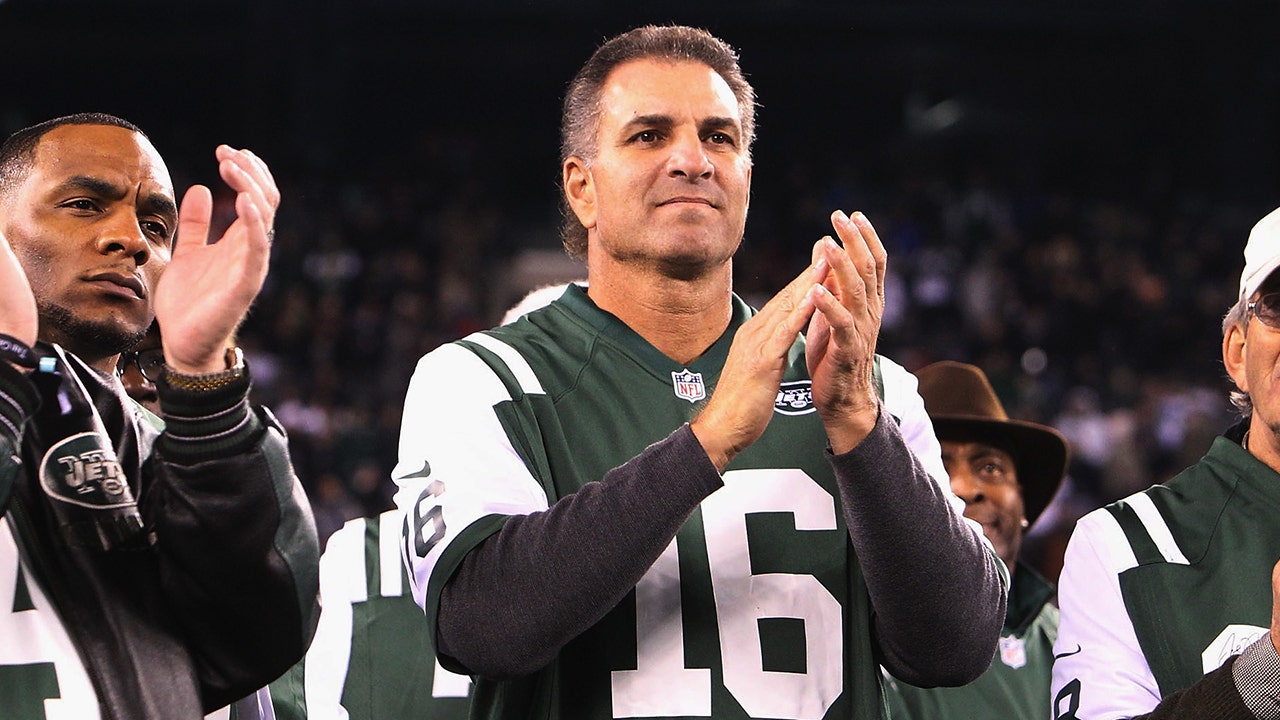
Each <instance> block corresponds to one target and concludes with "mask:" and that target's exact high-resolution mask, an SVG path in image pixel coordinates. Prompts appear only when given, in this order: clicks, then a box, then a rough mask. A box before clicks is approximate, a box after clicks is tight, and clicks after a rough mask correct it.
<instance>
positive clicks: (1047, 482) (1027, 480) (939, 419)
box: [916, 360, 1068, 523]
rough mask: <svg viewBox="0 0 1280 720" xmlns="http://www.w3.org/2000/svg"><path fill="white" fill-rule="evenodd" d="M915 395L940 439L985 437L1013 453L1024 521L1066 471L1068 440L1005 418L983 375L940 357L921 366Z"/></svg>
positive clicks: (1031, 518)
mask: <svg viewBox="0 0 1280 720" xmlns="http://www.w3.org/2000/svg"><path fill="white" fill-rule="evenodd" d="M916 377H917V378H919V380H920V396H921V397H923V398H924V409H925V411H926V412H928V413H929V419H930V420H932V421H933V429H934V431H935V432H936V433H937V434H938V439H939V440H950V441H953V442H985V443H987V444H989V445H991V446H992V447H997V448H1000V449H1001V450H1004V451H1005V452H1008V453H1009V454H1010V455H1013V457H1014V461H1015V462H1016V463H1017V469H1018V480H1019V482H1020V483H1021V485H1022V504H1023V506H1024V507H1025V509H1026V514H1027V521H1028V522H1030V523H1034V522H1035V521H1036V518H1038V517H1040V513H1041V511H1043V510H1044V508H1045V506H1046V505H1048V504H1049V501H1050V500H1052V499H1053V495H1054V493H1056V492H1057V491H1058V486H1059V485H1061V484H1062V478H1063V476H1064V475H1065V474H1066V472H1067V457H1068V448H1067V440H1066V438H1064V437H1063V436H1062V433H1060V432H1058V431H1057V430H1054V429H1053V428H1051V427H1048V426H1045V425H1038V424H1036V423H1033V422H1025V421H1022V420H1010V419H1009V415H1008V414H1007V413H1005V411H1004V406H1003V405H1001V404H1000V398H998V397H996V391H995V390H994V389H992V387H991V383H990V381H988V380H987V376H986V375H985V374H984V373H983V372H982V370H980V369H979V368H977V367H975V366H973V365H969V364H966V363H959V362H953V361H950V360H943V361H941V362H936V363H933V364H932V365H927V366H925V367H923V368H921V369H920V370H919V371H918V372H917V373H916Z"/></svg>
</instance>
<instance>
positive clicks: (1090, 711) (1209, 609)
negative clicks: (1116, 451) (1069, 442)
mask: <svg viewBox="0 0 1280 720" xmlns="http://www.w3.org/2000/svg"><path fill="white" fill-rule="evenodd" d="M1235 430H1236V431H1237V432H1240V430H1239V428H1238V427H1237V428H1236V429H1235ZM1277 512H1280V474H1277V473H1276V471H1275V470H1273V469H1271V468H1270V467H1268V466H1267V465H1266V464H1265V463H1263V462H1262V461H1261V460H1259V459H1258V458H1256V457H1254V456H1253V455H1252V454H1251V453H1250V452H1249V451H1248V450H1245V449H1244V448H1243V447H1241V446H1240V444H1239V442H1238V439H1229V438H1228V437H1218V438H1216V439H1215V440H1214V441H1213V445H1212V446H1211V447H1210V449H1209V452H1208V454H1206V455H1205V456H1204V457H1203V458H1201V460H1200V461H1199V462H1198V463H1196V464H1195V465H1192V466H1191V467H1189V468H1187V469H1186V470H1183V471H1182V472H1181V473H1179V474H1178V475H1177V476H1176V477H1174V478H1173V479H1171V480H1169V481H1168V482H1166V483H1164V484H1161V485H1154V486H1152V487H1150V488H1148V489H1147V490H1144V491H1142V492H1140V493H1135V494H1133V495H1131V496H1129V497H1127V498H1125V499H1123V500H1121V501H1118V502H1115V503H1112V504H1111V505H1108V506H1107V507H1105V508H1101V509H1098V510H1094V511H1093V512H1091V513H1089V514H1088V515H1086V516H1084V517H1083V518H1081V519H1080V520H1079V521H1078V522H1077V524H1076V530H1075V532H1074V533H1073V534H1072V536H1071V541H1070V543H1069V544H1068V546H1067V551H1066V556H1065V560H1064V564H1063V569H1062V575H1061V584H1060V590H1059V599H1060V603H1061V604H1060V607H1061V608H1062V624H1061V627H1060V629H1059V634H1058V641H1057V643H1056V645H1055V647H1054V651H1055V653H1056V654H1057V656H1058V657H1057V661H1056V662H1055V664H1054V668H1053V691H1054V707H1055V715H1054V717H1056V718H1062V719H1063V720H1066V719H1068V718H1095V717H1129V716H1132V715H1137V714H1141V713H1146V712H1149V711H1150V710H1151V709H1152V708H1154V707H1156V705H1157V704H1158V703H1159V702H1160V701H1161V699H1162V698H1165V697H1167V696H1169V695H1171V694H1173V693H1175V692H1177V691H1179V690H1182V689H1185V688H1187V687H1189V686H1191V685H1192V684H1194V683H1195V682H1197V681H1199V680H1200V679H1201V678H1202V677H1204V676H1205V675H1206V674H1208V673H1210V672H1212V671H1213V670H1215V669H1217V668H1218V667H1220V666H1221V665H1222V664H1223V663H1224V662H1225V661H1227V660H1228V659H1229V658H1230V657H1231V656H1233V655H1236V654H1239V653H1240V652H1242V651H1243V650H1244V649H1245V648H1246V647H1248V646H1249V645H1250V644H1251V643H1252V642H1254V641H1255V640H1257V639H1258V638H1260V637H1263V636H1265V635H1266V634H1267V631H1268V629H1269V626H1270V624H1271V605H1272V598H1271V571H1272V567H1273V566H1274V565H1275V563H1276V558H1278V557H1280V525H1277V524H1276V522H1275V520H1274V519H1275V517H1276V514H1277Z"/></svg>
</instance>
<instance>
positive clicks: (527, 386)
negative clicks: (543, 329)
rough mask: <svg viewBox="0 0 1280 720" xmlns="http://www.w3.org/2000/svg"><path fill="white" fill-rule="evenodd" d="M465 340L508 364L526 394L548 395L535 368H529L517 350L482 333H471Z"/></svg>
mask: <svg viewBox="0 0 1280 720" xmlns="http://www.w3.org/2000/svg"><path fill="white" fill-rule="evenodd" d="M463 339H464V341H466V342H473V343H475V344H477V345H479V346H480V347H482V348H484V349H486V350H488V351H489V352H491V353H493V354H494V355H497V356H498V357H500V358H502V362H504V363H506V364H507V369H508V370H510V371H511V374H512V375H515V376H516V381H517V382H519V383H520V389H521V390H523V391H524V392H525V394H527V395H545V394H546V391H545V390H543V389H542V383H540V382H538V376H537V375H535V374H534V372H533V368H531V367H529V363H528V362H527V361H526V360H525V359H524V357H522V356H521V355H520V353H519V352H517V351H516V349H515V348H513V347H511V346H510V345H508V344H506V343H504V342H502V341H501V340H498V339H495V338H493V337H492V336H489V335H485V334H484V333H482V332H477V333H471V334H470V335H468V336H467V337H465V338H463Z"/></svg>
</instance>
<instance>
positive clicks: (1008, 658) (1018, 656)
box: [1000, 637, 1027, 670]
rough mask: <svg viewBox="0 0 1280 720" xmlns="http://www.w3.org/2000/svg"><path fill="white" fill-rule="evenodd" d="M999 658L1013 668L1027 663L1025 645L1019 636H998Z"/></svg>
mask: <svg viewBox="0 0 1280 720" xmlns="http://www.w3.org/2000/svg"><path fill="white" fill-rule="evenodd" d="M1000 659H1001V660H1002V661H1004V664H1005V665H1008V666H1009V667H1011V668H1014V669H1015V670H1016V669H1018V668H1020V667H1022V666H1024V665H1026V664H1027V646H1026V644H1025V643H1023V641H1022V638H1019V637H1002V638H1000Z"/></svg>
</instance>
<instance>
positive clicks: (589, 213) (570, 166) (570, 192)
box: [562, 156, 596, 230]
mask: <svg viewBox="0 0 1280 720" xmlns="http://www.w3.org/2000/svg"><path fill="white" fill-rule="evenodd" d="M562 170H563V173H562V174H563V183H564V196H565V198H566V199H567V200H568V201H569V207H570V208H572V209H573V214H574V215H577V216H578V222H580V223H582V226H583V227H585V228H587V229H588V230H589V229H591V228H593V227H595V226H596V185H595V179H594V178H593V177H592V176H591V168H590V167H589V166H588V165H587V162H586V161H585V160H583V159H582V158H580V157H577V156H573V157H570V158H569V159H568V160H565V161H564V167H563V168H562Z"/></svg>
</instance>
